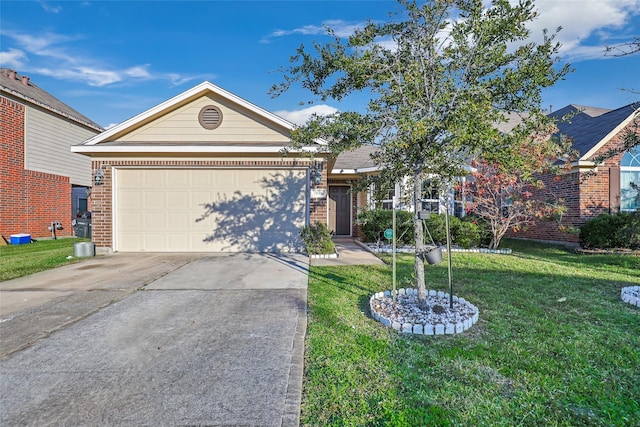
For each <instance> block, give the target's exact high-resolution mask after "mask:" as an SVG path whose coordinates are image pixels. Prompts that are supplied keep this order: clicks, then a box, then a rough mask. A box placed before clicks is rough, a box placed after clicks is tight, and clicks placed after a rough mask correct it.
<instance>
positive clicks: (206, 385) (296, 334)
mask: <svg viewBox="0 0 640 427" xmlns="http://www.w3.org/2000/svg"><path fill="white" fill-rule="evenodd" d="M100 258H102V259H100ZM93 263H96V265H98V264H100V263H102V267H97V266H95V267H89V268H87V267H88V266H90V265H94V264H93ZM116 264H118V265H120V267H118V268H121V269H124V270H119V269H118V268H116V267H115V265H116ZM110 266H111V268H109V267H110ZM135 266H138V267H139V268H138V269H136V268H135ZM154 266H155V267H154ZM80 267H85V270H80V271H94V270H98V269H103V272H102V273H101V274H100V275H99V277H101V278H103V279H104V278H105V277H106V276H110V277H111V279H110V280H107V281H105V282H102V284H101V285H99V286H98V285H97V282H96V286H95V287H94V286H89V288H91V289H92V290H89V289H87V290H85V291H82V292H74V289H75V288H76V286H75V284H76V283H78V286H79V287H82V286H86V281H84V280H83V278H78V277H77V276H75V275H76V274H77V273H78V268H80ZM130 267H131V268H130ZM63 269H66V273H65V272H64V271H63V272H60V271H58V270H60V269H56V271H55V274H57V275H58V276H57V278H56V280H57V282H55V283H58V285H56V284H55V283H53V284H50V286H45V285H43V283H44V282H43V280H44V279H43V277H40V278H39V279H38V278H36V279H34V276H36V275H34V276H30V278H29V279H27V278H25V279H24V280H22V281H21V283H16V281H8V282H2V283H0V289H2V296H3V297H4V295H5V294H7V293H9V294H11V293H12V292H13V293H16V294H15V295H18V293H20V292H24V293H23V294H22V295H21V296H22V297H24V296H26V295H27V292H33V293H36V294H37V293H38V292H39V291H41V292H49V293H51V292H63V293H66V292H71V293H70V294H65V295H62V296H57V297H54V298H50V297H48V299H47V298H43V301H44V302H43V301H41V302H40V303H31V304H27V306H26V307H20V308H18V309H15V310H12V309H11V307H10V304H8V303H7V302H6V301H4V299H3V302H2V309H1V310H0V316H1V320H2V323H0V327H1V329H0V332H1V333H2V341H3V342H4V340H5V337H9V336H11V334H12V325H13V326H15V328H14V330H20V327H21V326H20V325H22V326H24V325H25V323H28V319H29V318H31V319H32V321H33V322H34V323H36V324H37V325H40V327H41V326H42V325H43V323H42V321H43V320H42V317H45V318H46V317H47V313H57V312H62V311H64V310H63V307H65V306H67V305H75V306H78V307H83V309H78V310H76V311H74V313H80V314H77V316H76V317H75V318H74V317H73V315H70V316H67V317H69V319H66V318H65V319H62V318H55V319H53V320H54V321H53V322H52V325H53V326H52V327H53V328H54V332H51V333H46V334H45V335H46V336H41V337H36V338H33V337H31V339H30V340H28V342H23V343H22V344H21V345H20V343H14V344H12V348H14V349H13V350H12V349H9V348H8V347H7V348H6V349H4V350H7V351H6V352H5V353H3V354H5V356H4V357H3V359H2V360H1V361H0V408H2V411H1V412H0V424H1V425H39V426H41V425H75V426H83V425H91V426H93V425H220V426H223V425H224V426H231V425H234V426H247V425H253V426H281V425H285V426H295V425H298V420H299V406H300V398H301V387H302V365H303V350H304V333H305V330H306V290H307V283H308V274H307V273H308V259H307V258H306V257H304V256H300V255H282V256H279V255H267V254H215V255H203V254H200V255H179V256H176V255H159V254H152V255H143V254H140V255H138V254H135V255H134V254H116V255H111V256H108V257H99V258H96V259H92V260H88V261H85V262H83V263H80V264H77V265H76V267H73V266H66V267H63ZM143 271H146V273H142V272H143ZM136 272H139V273H140V274H139V275H136ZM51 274H53V271H52V272H50V273H49V275H51ZM65 274H66V278H67V280H66V282H65V281H64V278H65ZM80 283H84V285H81V284H80ZM72 284H74V285H72ZM20 286H22V290H19V288H20ZM56 286H60V288H55V287H56ZM7 288H11V289H12V290H7ZM52 288H53V290H52ZM136 289H140V290H138V291H136ZM103 293H104V295H102V294H103ZM94 294H100V295H102V296H101V297H100V298H95V297H94V296H93V295H94ZM11 295H14V294H11ZM15 295H14V299H19V298H15ZM31 298H36V297H35V296H31ZM94 298H95V299H94ZM109 298H111V299H109ZM23 299H25V298H23ZM27 299H28V298H27ZM52 307H57V309H54V308H52ZM72 311H73V310H72ZM69 313H70V312H69ZM81 313H84V314H81ZM65 322H67V323H65ZM56 324H58V326H55V325H56ZM36 329H37V328H36ZM32 332H33V331H32ZM23 335H24V334H23ZM23 341H24V337H23ZM29 343H30V344H29ZM9 347H11V346H9ZM15 348H21V349H20V350H18V351H16V350H15Z"/></svg>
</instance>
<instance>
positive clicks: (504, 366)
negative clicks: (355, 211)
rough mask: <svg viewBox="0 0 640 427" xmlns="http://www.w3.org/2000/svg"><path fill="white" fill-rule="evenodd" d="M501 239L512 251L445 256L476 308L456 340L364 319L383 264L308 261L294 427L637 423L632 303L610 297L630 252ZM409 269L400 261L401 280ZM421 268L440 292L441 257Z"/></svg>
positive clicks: (460, 291)
mask: <svg viewBox="0 0 640 427" xmlns="http://www.w3.org/2000/svg"><path fill="white" fill-rule="evenodd" d="M504 246H505V247H511V248H513V249H514V252H513V254H512V255H492V254H480V253H468V254H463V253H455V254H454V255H453V266H454V294H455V295H458V296H461V297H464V298H466V299H468V300H470V301H471V302H472V303H473V304H475V305H476V306H478V307H479V309H480V320H479V321H478V323H476V325H474V326H473V327H472V328H471V329H470V330H468V331H466V332H464V333H462V334H460V335H453V336H450V335H447V336H438V337H425V336H412V335H403V334H399V333H397V332H394V331H392V330H389V329H387V328H385V327H383V326H382V325H381V324H379V323H377V322H375V321H374V320H373V319H372V318H371V316H370V313H369V310H368V299H369V297H370V295H371V294H372V293H373V292H376V291H381V290H385V289H390V288H391V271H390V267H388V266H381V267H373V266H349V267H312V269H311V274H310V280H309V326H308V330H307V343H306V355H305V358H306V360H305V378H304V389H303V390H304V391H303V405H302V423H303V425H310V426H311V425H312V426H640V310H639V309H638V308H636V307H632V306H631V305H629V304H625V303H624V302H622V301H621V299H620V289H621V288H622V287H624V286H632V285H639V284H640V257H633V256H614V255H605V256H587V255H576V254H575V253H574V252H573V251H571V250H570V249H567V248H564V247H562V246H550V245H542V244H535V243H529V242H520V241H515V240H508V241H505V243H504ZM385 259H386V260H387V261H388V260H389V259H390V258H389V257H386V258H385ZM445 261H446V258H445ZM412 270H413V260H412V257H411V256H406V255H405V256H402V257H400V258H399V269H398V271H399V273H398V277H399V281H400V282H401V283H402V285H399V287H401V286H408V285H409V284H410V283H411V275H412ZM426 276H427V283H428V284H427V287H428V288H430V289H438V290H445V291H447V286H448V285H447V271H446V262H443V263H442V264H440V265H437V266H428V267H426ZM562 298H566V299H565V300H563V302H561V301H559V300H561V299H562Z"/></svg>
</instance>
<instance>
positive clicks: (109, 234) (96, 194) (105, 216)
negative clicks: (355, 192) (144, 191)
mask: <svg viewBox="0 0 640 427" xmlns="http://www.w3.org/2000/svg"><path fill="white" fill-rule="evenodd" d="M123 166H124V167H131V166H133V167H184V168H192V167H237V168H243V167H267V168H271V167H272V168H293V167H298V168H299V167H305V166H308V162H305V161H300V160H297V159H292V160H286V161H282V160H280V159H279V158H278V159H277V160H273V161H267V160H248V159H247V160H224V159H202V160H165V159H158V160H117V159H114V160H108V161H107V160H100V161H93V162H92V168H93V171H96V170H98V169H101V170H102V173H103V182H104V184H103V185H94V186H93V189H92V191H91V195H90V196H89V210H90V211H91V212H92V240H93V242H94V243H95V245H96V247H98V248H102V250H105V249H106V250H109V249H110V248H112V247H113V215H114V212H113V206H112V200H113V187H112V184H113V168H117V167H123ZM326 183H327V176H326V169H325V170H323V176H322V182H321V183H320V185H318V186H316V187H315V188H319V189H321V188H326V186H327V185H326ZM326 209H327V201H326V198H325V199H311V203H310V212H309V216H310V221H311V222H312V223H313V222H315V221H320V222H323V223H326V221H327V210H326Z"/></svg>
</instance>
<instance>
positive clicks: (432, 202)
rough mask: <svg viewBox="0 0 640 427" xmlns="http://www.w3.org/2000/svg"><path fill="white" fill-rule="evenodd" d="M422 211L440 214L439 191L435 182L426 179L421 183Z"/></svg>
mask: <svg viewBox="0 0 640 427" xmlns="http://www.w3.org/2000/svg"><path fill="white" fill-rule="evenodd" d="M422 210H423V211H427V212H430V213H434V214H437V213H440V191H439V189H438V182H437V181H436V180H431V179H426V180H424V182H423V183H422Z"/></svg>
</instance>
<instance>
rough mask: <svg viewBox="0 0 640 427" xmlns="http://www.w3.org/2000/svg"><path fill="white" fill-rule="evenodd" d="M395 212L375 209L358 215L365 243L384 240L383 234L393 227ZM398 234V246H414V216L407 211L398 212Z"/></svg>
mask: <svg viewBox="0 0 640 427" xmlns="http://www.w3.org/2000/svg"><path fill="white" fill-rule="evenodd" d="M392 215H393V211H392V210H390V209H374V210H369V211H364V212H362V213H361V214H360V215H358V224H359V225H360V231H362V234H363V235H364V241H365V242H377V241H378V240H383V239H384V237H383V236H382V233H383V232H384V230H386V229H387V228H391V227H392V223H393V219H392ZM396 230H397V231H396V233H397V234H398V244H400V245H411V244H414V239H413V214H412V213H411V212H407V211H396Z"/></svg>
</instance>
